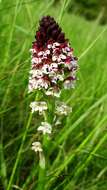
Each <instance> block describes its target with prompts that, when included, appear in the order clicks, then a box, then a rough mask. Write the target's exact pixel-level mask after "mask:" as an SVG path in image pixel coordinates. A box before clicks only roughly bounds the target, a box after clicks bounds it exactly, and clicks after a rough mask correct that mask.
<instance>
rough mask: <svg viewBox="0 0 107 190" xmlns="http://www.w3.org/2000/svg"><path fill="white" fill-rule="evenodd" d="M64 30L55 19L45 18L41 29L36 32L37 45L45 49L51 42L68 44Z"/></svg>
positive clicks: (40, 23)
mask: <svg viewBox="0 0 107 190" xmlns="http://www.w3.org/2000/svg"><path fill="white" fill-rule="evenodd" d="M61 31H62V29H61V28H60V27H59V25H58V23H56V21H55V20H54V18H53V17H50V16H49V15H48V16H44V17H43V18H42V19H41V20H40V22H39V29H38V31H37V32H36V43H37V45H38V47H39V48H40V47H42V48H43V47H45V46H46V45H47V43H48V42H49V40H52V41H53V42H54V41H56V42H59V43H64V42H66V39H65V35H64V33H63V32H61Z"/></svg>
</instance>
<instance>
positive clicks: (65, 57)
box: [28, 16, 77, 96]
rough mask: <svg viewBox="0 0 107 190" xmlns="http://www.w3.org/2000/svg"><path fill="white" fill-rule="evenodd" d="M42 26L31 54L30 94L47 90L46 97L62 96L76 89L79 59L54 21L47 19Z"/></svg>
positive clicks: (45, 18) (47, 17)
mask: <svg viewBox="0 0 107 190" xmlns="http://www.w3.org/2000/svg"><path fill="white" fill-rule="evenodd" d="M39 24H40V26H39V28H38V31H37V32H36V36H35V37H36V40H35V41H34V42H33V45H32V48H31V50H30V51H31V54H32V65H31V71H30V77H29V87H28V90H29V92H32V91H34V90H43V91H44V92H45V94H46V95H54V96H60V92H61V90H62V89H63V88H65V89H66V88H73V87H74V83H75V80H76V70H77V58H76V57H75V56H73V48H71V47H70V44H69V41H68V39H66V38H65V34H64V33H63V32H62V30H61V28H60V27H59V25H58V24H57V23H56V22H55V20H54V18H52V17H50V16H46V17H43V18H42V19H41V20H40V23H39Z"/></svg>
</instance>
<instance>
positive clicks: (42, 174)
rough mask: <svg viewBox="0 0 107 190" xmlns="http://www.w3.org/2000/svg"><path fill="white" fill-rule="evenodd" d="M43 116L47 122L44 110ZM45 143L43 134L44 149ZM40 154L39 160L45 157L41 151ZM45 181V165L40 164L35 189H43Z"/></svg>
mask: <svg viewBox="0 0 107 190" xmlns="http://www.w3.org/2000/svg"><path fill="white" fill-rule="evenodd" d="M43 117H44V121H45V122H47V121H48V117H47V114H46V112H43ZM47 145H48V139H47V135H44V136H43V147H44V149H45V152H46V149H47ZM39 155H40V162H41V160H42V159H45V157H44V155H43V153H42V154H41V153H40V154H39ZM45 183H46V166H45V167H41V165H39V176H38V187H37V190H44V189H45Z"/></svg>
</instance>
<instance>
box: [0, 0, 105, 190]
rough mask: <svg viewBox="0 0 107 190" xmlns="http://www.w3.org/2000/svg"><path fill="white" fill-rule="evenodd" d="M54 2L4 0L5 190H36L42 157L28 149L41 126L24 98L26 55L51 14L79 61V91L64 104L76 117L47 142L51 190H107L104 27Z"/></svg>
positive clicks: (0, 24)
mask: <svg viewBox="0 0 107 190" xmlns="http://www.w3.org/2000/svg"><path fill="white" fill-rule="evenodd" d="M52 3H53V1H48V0H45V1H40V0H37V1H33V0H32V1H23V0H20V1H19V0H17V1H16V0H15V1H13V0H12V1H10V0H5V1H0V18H1V21H0V31H1V33H0V105H1V106H0V120H1V127H0V133H1V144H0V161H1V170H0V176H1V177H0V183H1V186H0V189H1V190H3V189H5V190H10V189H19V190H21V189H23V190H35V189H37V183H38V178H37V176H38V171H39V167H38V159H37V157H36V155H35V154H34V152H33V151H32V150H31V143H32V141H33V140H35V138H36V128H37V126H38V124H39V123H40V121H41V119H39V117H38V115H35V116H33V117H32V115H31V114H30V109H29V104H30V101H31V99H32V97H31V96H29V95H28V93H27V85H28V73H29V69H30V64H31V63H30V53H29V49H30V47H31V43H32V41H33V40H34V36H35V31H36V29H37V26H38V21H39V19H40V18H41V16H43V15H47V14H50V15H52V16H54V17H55V19H56V20H57V21H59V22H60V25H61V27H62V28H63V30H64V32H65V33H66V36H67V37H68V38H69V39H70V42H71V45H72V47H73V48H74V50H75V51H74V53H75V55H76V56H77V57H79V61H78V63H79V67H80V68H79V71H78V79H79V80H78V81H77V84H76V88H75V89H74V90H70V91H69V93H68V92H67V91H64V90H63V92H62V95H61V100H63V101H65V102H67V103H68V104H69V105H71V106H72V108H73V112H72V114H70V115H69V116H68V117H67V119H66V120H63V124H62V125H63V126H61V127H59V128H56V129H55V130H54V134H52V139H51V140H50V142H49V146H48V150H47V157H48V163H47V168H46V181H45V183H46V184H45V189H46V190H71V189H72V190H86V189H87V190H106V189H107V148H106V147H107V52H106V46H107V38H106V36H107V26H106V25H105V26H99V25H98V19H99V18H98V19H97V20H96V21H95V22H87V21H85V20H84V19H83V18H80V17H76V16H74V15H72V14H67V13H65V12H64V9H65V7H66V4H67V1H65V0H64V1H63V3H62V6H58V7H56V8H53V7H52ZM99 14H100V13H99Z"/></svg>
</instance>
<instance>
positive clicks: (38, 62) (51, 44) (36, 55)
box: [28, 16, 78, 190]
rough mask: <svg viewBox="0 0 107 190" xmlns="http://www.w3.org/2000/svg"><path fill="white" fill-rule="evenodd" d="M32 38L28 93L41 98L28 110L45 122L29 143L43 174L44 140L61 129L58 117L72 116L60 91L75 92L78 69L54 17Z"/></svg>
mask: <svg viewBox="0 0 107 190" xmlns="http://www.w3.org/2000/svg"><path fill="white" fill-rule="evenodd" d="M35 38H36V40H35V41H34V42H33V44H32V48H31V49H30V51H31V62H32V64H31V70H30V74H29V75H30V76H29V85H28V92H29V93H32V92H35V91H36V92H37V93H38V92H41V93H42V97H40V98H38V99H36V100H34V101H33V102H31V104H30V107H31V112H32V114H33V113H34V112H38V113H39V115H41V118H44V119H43V121H41V124H40V125H39V126H38V128H37V133H38V136H39V138H38V139H39V140H38V139H36V141H35V142H33V143H32V150H34V151H35V152H38V153H39V159H40V160H39V163H40V167H41V168H42V170H44V169H45V156H44V147H45V145H44V144H45V143H46V141H47V140H46V139H47V137H49V136H51V133H52V131H53V130H54V128H55V126H58V125H61V126H62V124H61V117H65V116H67V115H68V114H69V113H71V112H72V108H71V107H69V106H68V105H66V104H65V103H64V102H61V101H60V100H59V98H60V94H61V91H62V89H70V88H74V86H75V81H76V71H77V68H78V65H77V58H76V57H75V56H74V55H73V48H72V47H71V46H70V43H69V41H68V39H66V38H65V34H64V33H63V32H62V29H61V28H60V27H59V25H58V23H56V21H55V20H54V18H53V17H50V16H45V17H43V18H42V19H41V20H40V22H39V28H38V31H37V32H36V36H35ZM50 97H51V98H50ZM50 99H51V100H52V99H53V100H54V106H53V108H52V110H51V111H52V112H53V118H52V119H51V121H50V119H48V118H49V117H47V112H48V116H49V114H50V116H51V114H52V113H50V106H49V104H50V102H49V100H50ZM48 139H49V138H48ZM40 141H41V142H40ZM46 144H47V143H46ZM45 148H46V147H45ZM40 173H41V172H40ZM42 177H43V175H42ZM38 183H39V182H38ZM43 188H44V187H43V185H42V187H41V185H40V188H39V187H38V189H41V190H42V189H43Z"/></svg>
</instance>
